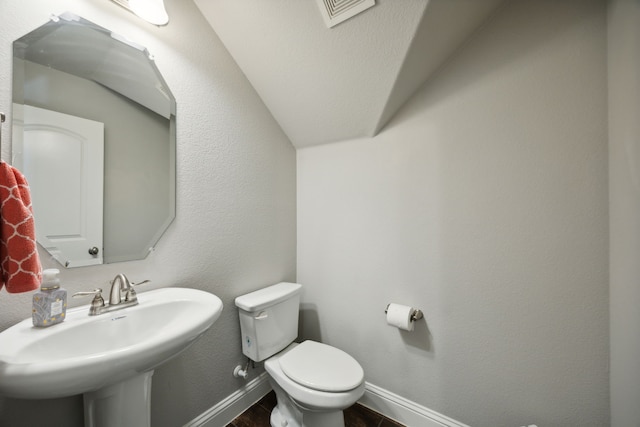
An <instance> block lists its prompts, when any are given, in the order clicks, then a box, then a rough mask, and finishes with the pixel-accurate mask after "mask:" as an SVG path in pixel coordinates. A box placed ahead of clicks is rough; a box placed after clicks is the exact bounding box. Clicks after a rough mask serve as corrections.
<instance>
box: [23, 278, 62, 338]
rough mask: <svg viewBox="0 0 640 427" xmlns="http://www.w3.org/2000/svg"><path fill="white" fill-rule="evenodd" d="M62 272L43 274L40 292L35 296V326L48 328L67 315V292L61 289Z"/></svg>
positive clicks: (33, 316) (33, 315)
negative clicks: (60, 275) (60, 276)
mask: <svg viewBox="0 0 640 427" xmlns="http://www.w3.org/2000/svg"><path fill="white" fill-rule="evenodd" d="M59 274H60V270H58V269H57V268H49V269H47V270H44V271H43V272H42V285H41V286H40V291H39V292H36V294H35V295H33V310H32V316H31V317H32V319H33V326H37V327H42V328H44V327H47V326H51V325H55V324H56V323H60V322H62V321H63V320H64V317H65V316H66V314H67V291H66V290H64V289H62V288H61V287H60V278H59V277H58V275H59Z"/></svg>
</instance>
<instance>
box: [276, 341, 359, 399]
mask: <svg viewBox="0 0 640 427" xmlns="http://www.w3.org/2000/svg"><path fill="white" fill-rule="evenodd" d="M279 364H280V368H281V369H282V372H283V373H284V374H285V375H286V376H287V377H288V378H289V379H291V380H293V381H294V382H296V383H298V384H300V385H302V386H304V387H308V388H310V389H313V390H318V391H326V392H343V391H348V390H352V389H354V388H356V387H358V386H360V385H361V384H362V381H363V379H364V371H363V370H362V367H361V366H360V364H359V363H358V362H357V361H356V360H355V359H354V358H353V357H351V356H350V355H349V354H347V353H345V352H344V351H342V350H340V349H337V348H335V347H331V346H329V345H326V344H322V343H319V342H315V341H304V342H303V343H301V344H299V345H297V346H296V347H295V348H292V349H291V350H290V351H288V352H286V354H284V355H282V357H280V358H279Z"/></svg>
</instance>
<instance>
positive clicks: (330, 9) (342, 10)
mask: <svg viewBox="0 0 640 427" xmlns="http://www.w3.org/2000/svg"><path fill="white" fill-rule="evenodd" d="M316 1H317V2H318V7H320V13H321V14H322V17H323V18H324V23H325V24H326V25H327V27H328V28H331V27H333V26H335V25H338V24H339V23H341V22H342V21H346V20H347V19H349V18H351V17H353V16H356V15H357V14H359V13H360V12H363V11H365V10H367V9H369V8H370V7H371V6H374V5H375V4H376V1H375V0H316Z"/></svg>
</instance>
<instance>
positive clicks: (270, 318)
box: [236, 282, 302, 362]
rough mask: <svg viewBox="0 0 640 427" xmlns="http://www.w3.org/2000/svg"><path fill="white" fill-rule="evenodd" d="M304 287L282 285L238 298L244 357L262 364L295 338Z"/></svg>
mask: <svg viewBox="0 0 640 427" xmlns="http://www.w3.org/2000/svg"><path fill="white" fill-rule="evenodd" d="M301 288H302V286H301V285H299V284H298V283H288V282H281V283H278V284H276V285H271V286H268V287H266V288H263V289H259V290H257V291H255V292H251V293H249V294H246V295H242V296H239V297H237V298H236V306H237V307H238V309H239V316H240V332H241V334H242V352H243V353H244V354H245V356H247V357H248V358H249V359H251V360H253V361H256V362H260V361H262V360H265V359H267V358H269V357H271V356H272V355H274V354H276V353H277V352H279V351H280V350H282V349H284V348H285V347H287V346H288V345H289V344H291V343H292V342H293V341H294V340H295V339H296V337H297V336H298V313H299V309H300V290H301Z"/></svg>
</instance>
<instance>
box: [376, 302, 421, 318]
mask: <svg viewBox="0 0 640 427" xmlns="http://www.w3.org/2000/svg"><path fill="white" fill-rule="evenodd" d="M390 305H391V304H387V307H386V308H385V309H384V314H387V312H388V311H389V306H390ZM411 310H412V311H411V321H412V322H415V321H416V320H420V319H422V318H423V317H424V315H423V314H422V310H418V309H417V308H413V307H412V308H411Z"/></svg>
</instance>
